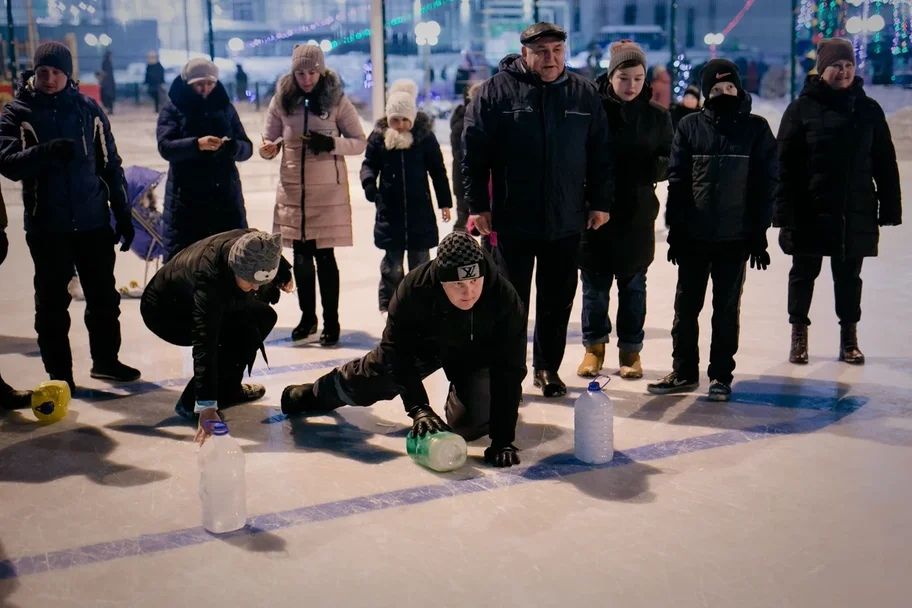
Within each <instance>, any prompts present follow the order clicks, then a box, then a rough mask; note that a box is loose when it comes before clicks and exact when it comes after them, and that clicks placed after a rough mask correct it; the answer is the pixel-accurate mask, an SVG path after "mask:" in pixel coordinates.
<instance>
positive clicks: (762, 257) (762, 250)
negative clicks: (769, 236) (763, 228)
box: [748, 233, 770, 270]
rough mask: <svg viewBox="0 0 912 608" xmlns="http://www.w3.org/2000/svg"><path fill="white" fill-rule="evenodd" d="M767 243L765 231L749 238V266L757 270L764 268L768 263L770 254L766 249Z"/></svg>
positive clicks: (767, 266)
mask: <svg viewBox="0 0 912 608" xmlns="http://www.w3.org/2000/svg"><path fill="white" fill-rule="evenodd" d="M768 247H769V243H768V242H767V240H766V233H763V234H759V235H757V236H755V237H754V238H753V239H751V242H750V250H749V251H748V259H749V260H750V267H751V268H756V269H757V270H766V269H767V268H769V265H770V255H769V252H768V251H767V248H768Z"/></svg>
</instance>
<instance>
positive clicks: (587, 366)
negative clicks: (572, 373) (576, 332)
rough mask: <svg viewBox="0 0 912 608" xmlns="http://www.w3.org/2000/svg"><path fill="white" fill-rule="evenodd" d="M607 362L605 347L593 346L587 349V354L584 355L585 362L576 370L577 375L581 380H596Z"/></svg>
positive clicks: (600, 345)
mask: <svg viewBox="0 0 912 608" xmlns="http://www.w3.org/2000/svg"><path fill="white" fill-rule="evenodd" d="M604 362H605V345H604V344H592V345H591V346H587V347H586V354H585V355H583V361H582V363H580V364H579V367H577V368H576V375H577V376H580V377H581V378H595V377H596V376H598V375H599V371H601V369H602V364H603V363H604Z"/></svg>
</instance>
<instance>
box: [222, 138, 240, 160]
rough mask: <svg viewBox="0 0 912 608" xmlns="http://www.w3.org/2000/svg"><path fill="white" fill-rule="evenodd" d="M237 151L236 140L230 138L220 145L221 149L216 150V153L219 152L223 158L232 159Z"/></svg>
mask: <svg viewBox="0 0 912 608" xmlns="http://www.w3.org/2000/svg"><path fill="white" fill-rule="evenodd" d="M237 151H238V142H237V140H236V139H234V138H232V139H229V140H228V141H226V142H224V143H223V144H222V147H221V148H219V149H218V152H221V153H222V154H224V155H225V156H230V157H231V158H234V155H235V154H237Z"/></svg>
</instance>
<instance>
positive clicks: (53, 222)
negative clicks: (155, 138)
mask: <svg viewBox="0 0 912 608" xmlns="http://www.w3.org/2000/svg"><path fill="white" fill-rule="evenodd" d="M34 63H35V72H34V74H31V73H26V74H24V75H23V82H22V86H20V87H19V89H18V90H17V92H16V98H15V99H14V100H13V101H11V102H10V103H9V104H7V105H6V107H5V108H4V109H3V116H2V117H0V173H3V175H5V176H6V177H8V178H9V179H12V180H14V181H22V200H23V203H24V205H25V239H26V242H27V243H28V247H29V251H30V252H31V254H32V259H33V260H34V262H35V330H36V331H37V332H38V346H39V348H40V349H41V360H42V361H43V362H44V367H45V369H46V370H47V372H48V374H49V375H50V377H51V378H52V379H55V380H64V381H66V382H67V383H68V384H69V385H70V390H75V385H74V381H73V355H72V352H71V350H70V341H69V337H68V334H69V330H70V315H69V312H68V311H67V309H68V308H69V305H70V295H69V294H68V293H67V284H68V283H69V281H70V279H71V278H72V276H73V268H74V267H75V268H76V271H77V273H78V274H79V278H80V281H81V283H82V288H83V290H84V291H85V299H86V312H85V324H86V328H87V329H88V331H89V348H90V351H91V354H92V363H93V364H92V370H91V376H92V377H93V378H99V379H104V380H114V381H121V382H128V381H133V380H136V379H138V378H139V375H140V374H139V370H137V369H134V368H132V367H130V366H128V365H124V364H123V363H121V362H120V361H119V360H118V354H119V351H120V321H119V317H120V295H119V294H118V293H117V290H116V289H115V287H114V247H113V245H114V244H115V243H117V242H121V243H122V244H121V248H120V249H121V251H126V250H127V249H129V247H130V243H131V242H132V240H133V236H134V231H133V221H132V219H131V214H130V207H129V204H128V202H127V195H126V184H125V182H124V174H123V168H122V167H121V162H120V156H118V154H117V146H116V145H115V143H114V137H113V135H112V134H111V125H110V124H109V123H108V118H107V116H105V114H104V112H103V111H102V110H101V108H100V107H99V106H98V104H97V103H95V101H94V100H92V99H90V98H89V97H86V96H85V95H82V94H81V93H80V92H79V89H78V88H77V86H76V84H75V83H74V82H73V80H72V79H71V77H70V75H71V74H72V72H73V59H72V56H71V55H70V51H69V49H68V48H67V47H66V46H64V45H63V44H60V43H59V42H45V43H43V44H41V45H40V46H39V47H38V48H37V49H36V51H35V57H34ZM109 205H110V206H109ZM112 213H113V215H114V220H115V228H114V230H113V231H112V230H111V215H112Z"/></svg>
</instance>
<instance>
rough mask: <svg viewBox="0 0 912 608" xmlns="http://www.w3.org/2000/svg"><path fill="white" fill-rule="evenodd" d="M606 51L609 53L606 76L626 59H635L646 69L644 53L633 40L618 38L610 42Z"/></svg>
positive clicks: (609, 75)
mask: <svg viewBox="0 0 912 608" xmlns="http://www.w3.org/2000/svg"><path fill="white" fill-rule="evenodd" d="M608 52H609V53H611V59H610V61H609V63H608V78H611V74H612V73H613V72H614V71H615V70H616V69H618V66H620V65H621V64H622V63H627V62H628V61H635V62H636V63H638V64H639V65H641V66H643V69H644V70H645V69H646V53H644V52H643V49H641V48H640V45H638V44H637V43H636V42H634V41H633V40H618V41H617V42H614V43H612V44H611V46H610V47H609V48H608Z"/></svg>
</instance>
